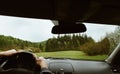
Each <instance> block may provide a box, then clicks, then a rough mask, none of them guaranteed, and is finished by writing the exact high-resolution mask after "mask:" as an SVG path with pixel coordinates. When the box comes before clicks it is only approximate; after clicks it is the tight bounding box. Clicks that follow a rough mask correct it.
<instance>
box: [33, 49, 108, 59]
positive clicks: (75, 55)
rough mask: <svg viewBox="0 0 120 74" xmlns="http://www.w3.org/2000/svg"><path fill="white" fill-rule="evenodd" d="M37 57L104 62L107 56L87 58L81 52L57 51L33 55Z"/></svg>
mask: <svg viewBox="0 0 120 74" xmlns="http://www.w3.org/2000/svg"><path fill="white" fill-rule="evenodd" d="M35 54H36V55H37V56H43V57H45V58H47V57H53V58H72V59H84V60H105V59H106V58H107V57H108V56H107V55H96V56H88V55H86V54H85V53H84V52H82V51H57V52H41V53H35Z"/></svg>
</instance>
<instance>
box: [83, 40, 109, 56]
mask: <svg viewBox="0 0 120 74" xmlns="http://www.w3.org/2000/svg"><path fill="white" fill-rule="evenodd" d="M109 49H110V43H109V40H108V39H107V38H104V39H103V40H101V41H100V42H97V43H95V42H88V43H86V44H84V45H83V46H81V50H82V51H83V52H85V53H86V54H88V55H91V56H93V55H103V54H108V53H109Z"/></svg>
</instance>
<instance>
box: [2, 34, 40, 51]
mask: <svg viewBox="0 0 120 74" xmlns="http://www.w3.org/2000/svg"><path fill="white" fill-rule="evenodd" d="M9 49H16V50H20V49H22V50H27V51H32V52H39V51H41V49H42V46H41V44H40V43H33V42H30V41H24V40H21V39H18V38H13V37H11V36H4V35H0V50H9Z"/></svg>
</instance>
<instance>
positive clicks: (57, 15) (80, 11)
mask: <svg viewBox="0 0 120 74" xmlns="http://www.w3.org/2000/svg"><path fill="white" fill-rule="evenodd" d="M119 3H120V1H118V0H39V1H32V0H31V1H30V0H29V1H21V0H20V1H17V0H12V1H11V0H10V1H4V2H3V1H2V2H0V15H7V16H18V17H29V18H38V19H51V20H58V21H66V22H81V23H83V22H87V23H101V24H112V25H113V24H114V25H119V24H120V4H119Z"/></svg>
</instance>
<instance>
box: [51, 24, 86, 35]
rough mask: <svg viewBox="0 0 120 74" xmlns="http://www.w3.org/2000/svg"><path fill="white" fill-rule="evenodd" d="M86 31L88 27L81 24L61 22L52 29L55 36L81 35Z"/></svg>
mask: <svg viewBox="0 0 120 74" xmlns="http://www.w3.org/2000/svg"><path fill="white" fill-rule="evenodd" d="M85 31H86V26H85V25H84V24H81V23H71V22H59V25H55V26H54V27H53V28H52V33H53V34H67V33H81V32H85Z"/></svg>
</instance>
